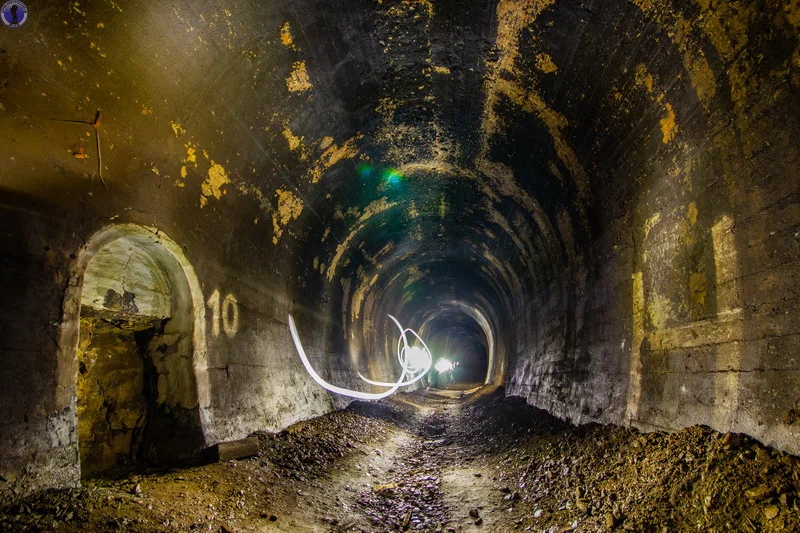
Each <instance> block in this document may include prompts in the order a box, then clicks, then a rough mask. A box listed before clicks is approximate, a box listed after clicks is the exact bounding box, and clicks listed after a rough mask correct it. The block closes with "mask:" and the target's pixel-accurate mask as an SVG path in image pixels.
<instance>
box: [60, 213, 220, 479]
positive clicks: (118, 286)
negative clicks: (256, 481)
mask: <svg viewBox="0 0 800 533" xmlns="http://www.w3.org/2000/svg"><path fill="white" fill-rule="evenodd" d="M59 349H60V354H59V362H60V367H61V372H60V373H59V376H60V380H61V385H62V388H63V393H65V394H69V395H70V397H71V400H72V399H74V400H75V401H76V409H75V412H76V415H77V417H78V420H77V427H78V434H79V448H80V452H79V455H80V461H81V471H82V473H83V474H84V475H86V474H89V475H91V474H95V473H101V472H104V471H111V470H113V468H114V466H115V465H117V466H121V465H120V464H119V463H118V462H117V460H119V461H122V463H125V462H126V461H128V460H130V461H145V462H149V463H165V462H172V461H174V460H177V459H180V458H182V457H185V456H188V455H192V454H194V453H196V452H197V451H198V450H199V449H200V448H202V447H204V446H206V445H208V444H210V443H212V442H214V438H213V435H212V431H211V429H210V428H211V409H210V401H209V378H208V373H207V355H206V340H205V306H204V298H203V294H202V291H201V289H200V284H199V282H198V280H197V276H196V275H195V273H194V269H193V268H192V266H191V264H190V263H189V261H188V260H187V258H186V257H185V255H184V254H183V251H182V250H181V248H180V246H178V245H177V244H176V243H175V242H174V241H172V240H171V239H170V238H169V237H167V236H166V235H164V234H163V233H160V232H159V231H158V230H157V229H155V228H148V227H142V226H138V225H135V224H115V225H112V226H108V227H106V228H104V229H102V230H100V231H98V232H97V233H95V234H94V235H93V236H92V237H91V238H90V239H89V241H88V243H87V244H86V245H85V246H84V247H83V249H82V250H81V251H80V253H79V254H78V256H77V258H76V260H75V263H74V265H73V268H72V270H71V280H70V286H69V288H68V290H67V295H66V298H65V303H64V319H63V322H62V326H61V336H60V342H59ZM115 458H116V460H115Z"/></svg>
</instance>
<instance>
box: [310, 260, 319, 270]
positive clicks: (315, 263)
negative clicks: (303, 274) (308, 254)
mask: <svg viewBox="0 0 800 533" xmlns="http://www.w3.org/2000/svg"><path fill="white" fill-rule="evenodd" d="M311 264H312V265H313V266H314V270H316V269H318V268H319V257H315V258H314V260H313V261H312V262H311Z"/></svg>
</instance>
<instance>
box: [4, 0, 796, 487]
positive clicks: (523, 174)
mask: <svg viewBox="0 0 800 533" xmlns="http://www.w3.org/2000/svg"><path fill="white" fill-rule="evenodd" d="M29 7H30V8H31V9H30V13H29V19H28V22H27V23H26V25H25V26H23V27H22V28H19V29H16V30H10V29H8V28H0V30H1V32H0V146H2V149H0V160H2V167H0V187H2V196H0V199H1V200H2V201H1V202H0V220H1V221H2V228H3V231H2V232H0V239H2V244H1V245H0V246H2V250H3V254H2V261H1V262H0V287H2V290H3V295H4V298H3V301H2V304H0V317H2V318H0V331H2V335H0V369H2V370H0V428H1V431H0V476H2V477H0V493H1V494H2V500H3V501H7V500H10V499H14V498H17V497H19V496H21V495H24V494H27V493H29V492H31V491H33V490H36V489H40V488H44V487H51V486H65V485H74V484H76V483H77V482H78V480H79V475H80V474H79V462H78V454H77V445H78V442H77V433H76V419H75V396H74V394H73V393H72V392H71V391H72V390H73V388H74V375H73V373H72V372H73V370H69V371H65V370H64V368H65V367H64V366H63V365H60V363H59V361H60V359H59V357H60V356H62V355H64V354H60V352H59V346H58V343H59V329H60V328H61V327H62V323H61V322H62V318H63V312H64V307H65V305H66V302H69V298H68V296H69V294H70V293H72V292H74V291H75V290H76V289H77V288H79V285H80V279H79V277H78V278H75V277H74V275H73V274H74V272H75V269H76V268H77V267H76V265H77V264H78V263H79V262H80V254H81V250H82V249H83V248H84V247H85V246H86V243H87V242H89V241H90V239H91V238H92V236H93V235H95V234H96V233H97V232H98V231H102V230H103V228H106V227H108V226H109V225H111V224H120V223H125V224H135V225H137V226H140V227H145V228H156V229H157V231H158V232H163V233H164V234H165V235H167V236H168V237H169V238H170V239H171V240H172V241H174V242H175V243H177V245H178V246H180V248H181V250H182V253H183V255H184V256H185V258H186V260H187V262H188V263H189V264H190V265H191V266H192V268H193V270H194V271H195V272H196V275H197V279H198V281H199V285H200V289H201V291H202V295H203V298H204V299H205V301H206V302H210V303H209V305H207V306H206V308H205V310H204V311H205V317H204V320H205V340H206V344H207V346H206V350H207V352H206V353H207V372H208V408H209V411H210V413H212V414H213V416H211V417H210V418H209V420H213V427H208V428H207V433H206V435H205V437H206V444H210V443H211V442H213V441H216V440H220V439H228V438H236V437H241V436H244V435H246V434H248V433H250V432H251V431H254V430H258V429H267V430H278V429H280V428H283V427H286V426H287V425H289V424H291V423H292V422H295V421H297V420H300V419H303V418H307V417H311V416H315V415H319V414H322V413H324V412H327V411H329V410H331V409H333V408H334V407H335V406H341V405H343V404H344V402H343V400H342V399H341V398H332V397H331V396H330V395H328V394H327V393H326V392H325V391H324V390H322V389H320V388H319V387H318V386H317V385H316V384H314V383H313V382H312V381H311V380H310V378H309V377H308V376H307V375H306V373H305V371H304V370H303V368H302V366H301V364H300V362H299V360H298V358H297V356H296V354H295V352H294V347H293V346H292V344H291V341H290V337H289V334H288V330H287V326H286V316H287V314H288V313H289V312H291V313H293V314H294V316H295V318H296V319H297V321H298V327H299V328H300V331H301V334H302V335H303V340H304V342H305V344H306V350H307V352H308V353H309V355H310V357H311V359H312V361H313V362H314V364H315V366H316V367H317V368H318V369H320V371H321V373H322V374H323V375H325V376H326V377H327V378H328V379H330V380H331V381H334V382H336V383H337V384H341V385H345V386H348V385H349V386H357V385H358V384H357V383H356V381H355V380H354V376H355V373H354V369H356V368H357V369H360V370H361V371H362V372H366V373H367V374H369V375H370V376H371V377H373V378H375V379H385V378H387V377H390V376H392V375H394V374H393V373H392V370H393V366H392V365H393V361H392V359H391V358H390V356H389V355H388V353H389V350H388V348H389V345H390V344H391V343H392V341H391V339H390V338H389V336H390V335H392V334H393V331H392V328H393V327H394V326H393V325H392V324H391V323H390V322H389V321H388V319H386V317H385V315H386V313H391V314H394V315H396V316H398V318H400V319H401V321H402V322H403V323H404V324H406V325H408V326H410V327H414V326H415V325H418V324H422V323H424V322H425V321H426V320H428V319H430V317H431V316H433V315H435V314H436V313H437V311H441V312H445V311H448V310H450V309H452V308H453V307H454V302H455V305H456V306H458V305H461V306H465V307H464V308H465V309H473V310H475V311H476V312H478V313H479V314H480V315H481V316H483V317H485V318H486V320H488V321H489V323H490V326H491V330H492V331H493V332H494V335H495V339H494V342H495V355H496V365H495V373H494V375H493V376H492V377H491V380H492V381H503V382H504V383H506V385H507V387H508V389H507V391H508V393H509V394H518V395H522V396H525V397H527V399H528V401H529V402H530V403H531V404H533V405H536V406H538V407H542V408H545V409H548V410H550V411H551V412H553V413H554V414H556V415H558V416H562V417H565V418H569V419H571V420H573V421H575V422H586V421H600V422H611V423H617V424H631V425H634V426H637V427H640V428H644V429H654V428H656V429H668V430H669V429H676V428H680V427H684V426H686V425H691V424H708V425H710V426H712V427H714V428H716V429H719V430H725V431H727V430H732V431H742V432H746V433H749V434H751V435H753V436H755V437H757V438H759V439H761V440H763V441H764V442H766V443H767V444H770V445H773V446H776V447H778V448H780V449H784V450H787V451H790V452H792V453H800V447H798V444H797V443H798V442H800V439H798V436H800V425H799V424H800V413H798V409H799V408H800V405H799V404H798V402H800V379H798V378H800V368H799V365H798V355H797V353H798V345H799V343H798V333H799V332H798V321H797V309H798V287H799V286H800V282H799V281H798V274H797V272H798V269H797V266H798V259H800V240H799V239H798V227H799V226H800V207H798V206H799V205H800V204H798V192H800V190H799V189H800V179H798V141H797V139H798V133H800V127H799V126H798V118H797V113H796V109H797V107H798V105H797V104H798V85H799V84H800V39H798V33H799V32H798V26H800V5H798V3H797V2H794V1H792V2H782V1H777V0H774V1H769V0H758V1H754V2H740V1H735V0H730V1H710V0H695V1H689V0H685V1H684V0H681V1H679V0H631V1H628V0H613V1H609V0H604V1H600V0H593V1H585V2H578V1H573V0H558V1H556V0H500V1H498V2H496V3H494V2H489V3H480V2H462V1H456V0H438V1H437V0H430V1H428V0H419V1H412V0H402V1H391V0H384V1H383V2H380V1H379V2H373V1H367V0H355V1H353V0H348V1H347V2H344V1H335V2H329V1H321V0H320V1H312V0H297V1H292V2H267V3H264V2H261V3H256V2H251V3H248V2H242V1H235V2H228V3H227V4H226V5H225V6H220V5H219V4H218V3H215V2H208V1H199V2H191V3H188V2H182V1H178V0H175V1H169V2H141V3H139V4H137V5H136V6H135V7H134V6H127V5H123V4H118V3H115V2H109V3H106V2H98V1H89V2H81V3H80V4H77V3H72V4H62V5H36V6H34V5H30V6H29ZM98 109H99V110H101V111H102V115H101V123H100V125H99V129H98V131H99V133H100V139H101V148H102V175H103V181H104V182H105V183H106V184H107V187H104V186H103V185H102V184H101V183H100V181H99V179H98V172H97V165H98V158H97V154H96V151H95V139H94V129H93V128H92V127H91V126H90V125H88V124H75V123H68V122H62V121H63V120H85V121H87V122H90V121H92V120H93V118H94V116H95V112H96V110H98ZM84 156H85V157H84ZM71 283H72V284H73V285H71ZM215 295H216V296H215ZM229 296H230V297H231V298H233V299H234V300H235V302H236V305H237V308H238V312H239V320H238V328H237V329H236V331H235V332H228V331H225V328H221V327H220V324H219V323H218V322H219V320H221V317H219V315H218V314H217V315H215V313H213V312H211V311H213V309H214V306H215V302H222V301H224V300H225V299H226V298H227V297H229ZM65 298H66V300H65ZM214 298H216V300H215V299H214ZM215 316H216V320H217V323H216V324H215V323H213V322H214V320H215V318H214V317H215Z"/></svg>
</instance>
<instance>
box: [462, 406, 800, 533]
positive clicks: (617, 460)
mask: <svg viewBox="0 0 800 533" xmlns="http://www.w3.org/2000/svg"><path fill="white" fill-rule="evenodd" d="M458 425H459V426H461V427H462V428H469V431H467V432H464V431H463V430H462V431H461V432H460V434H459V435H458V437H457V438H458V440H459V442H461V443H463V445H464V446H465V448H467V449H471V450H473V452H475V451H478V452H484V453H487V452H488V453H490V454H491V455H490V459H489V462H490V464H491V467H492V468H493V469H494V474H493V479H494V480H495V481H496V483H497V485H498V489H501V490H503V491H504V492H507V493H508V497H507V501H508V504H507V509H506V510H507V511H509V514H510V515H511V516H513V517H514V520H513V522H510V524H509V526H511V524H512V523H513V525H514V526H515V528H522V529H525V530H534V531H565V530H572V529H574V530H578V531H585V530H595V528H598V529H602V530H606V531H607V530H612V529H621V530H628V531H642V532H645V531H654V532H663V531H720V532H721V531H751V532H755V531H800V513H798V502H797V490H798V486H800V460H798V458H797V457H793V456H790V455H787V454H784V453H781V452H777V451H775V450H771V449H769V448H766V447H764V446H763V445H761V444H759V443H758V442H756V441H754V440H753V439H750V438H749V437H747V436H744V435H738V434H721V433H718V432H716V431H713V430H711V429H709V428H707V427H691V428H687V429H684V430H681V431H678V432H676V433H671V434H667V433H660V432H656V433H647V434H641V433H639V432H638V431H636V430H632V429H626V428H621V427H614V426H601V425H597V424H590V425H586V426H581V427H575V426H570V425H569V424H566V423H565V422H563V421H560V420H558V419H556V418H554V417H552V416H550V415H549V414H547V413H546V412H544V411H541V410H538V409H535V408H533V407H531V406H528V405H526V404H525V401H524V400H523V399H520V398H502V391H499V392H498V393H496V394H494V395H492V396H489V397H485V398H482V399H480V400H478V401H476V402H475V403H474V404H473V405H472V406H469V407H466V408H465V409H464V410H463V411H462V412H461V418H460V422H459V424H458ZM529 528H530V529H529ZM509 529H511V527H510V528H509Z"/></svg>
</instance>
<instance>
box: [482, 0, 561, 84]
mask: <svg viewBox="0 0 800 533" xmlns="http://www.w3.org/2000/svg"><path fill="white" fill-rule="evenodd" d="M554 3H555V0H522V1H519V0H501V1H500V3H498V4H497V20H498V24H497V40H496V44H497V46H498V48H499V51H500V55H499V61H498V65H497V66H498V68H499V69H500V70H501V71H505V72H511V71H512V70H514V63H515V62H516V59H517V56H518V55H519V38H520V34H521V33H522V30H524V29H525V28H527V27H529V26H530V25H531V24H533V22H534V21H535V20H536V18H537V17H538V16H539V14H541V12H542V11H544V10H545V9H546V8H548V7H550V6H551V5H553V4H554Z"/></svg>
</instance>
